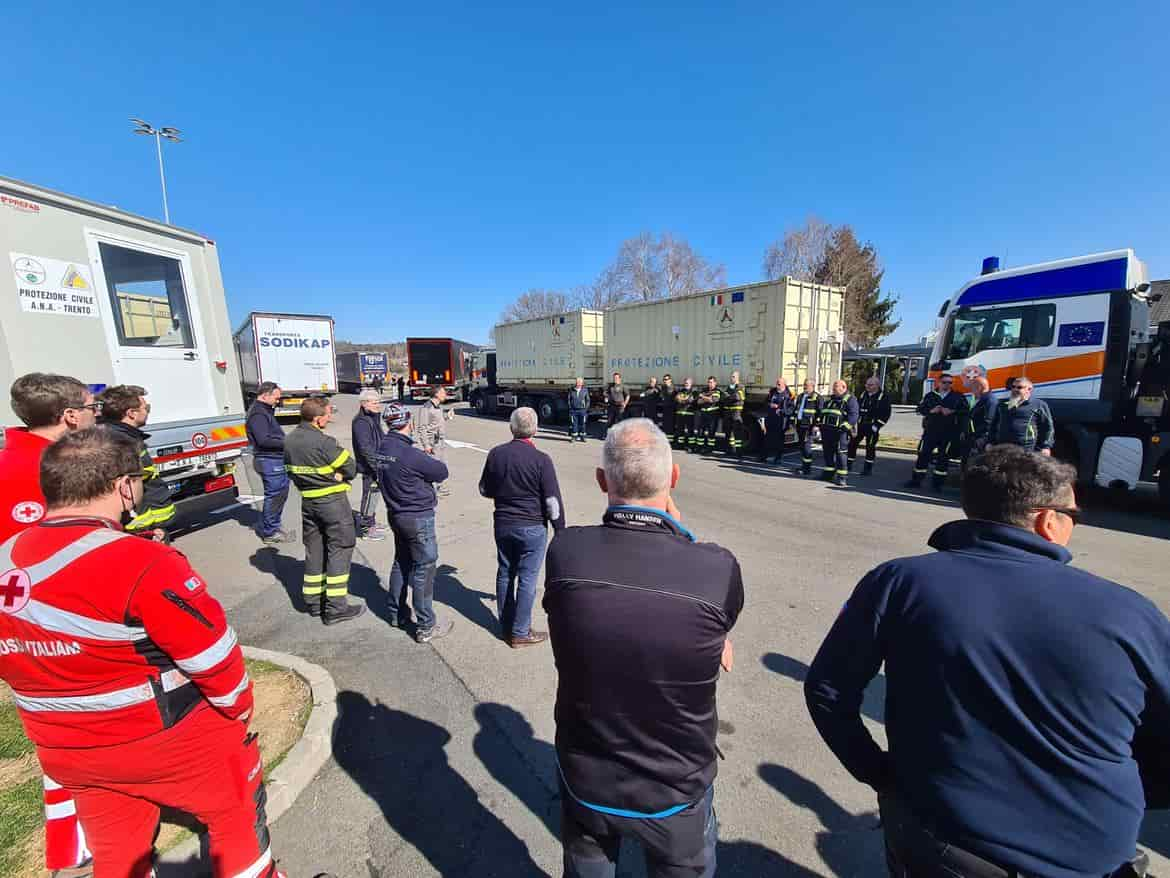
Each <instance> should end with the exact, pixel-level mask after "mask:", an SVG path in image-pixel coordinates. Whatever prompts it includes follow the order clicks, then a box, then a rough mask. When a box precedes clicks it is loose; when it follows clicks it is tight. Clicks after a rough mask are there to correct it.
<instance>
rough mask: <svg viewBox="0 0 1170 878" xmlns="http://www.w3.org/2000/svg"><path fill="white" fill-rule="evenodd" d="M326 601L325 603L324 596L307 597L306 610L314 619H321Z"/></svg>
mask: <svg viewBox="0 0 1170 878" xmlns="http://www.w3.org/2000/svg"><path fill="white" fill-rule="evenodd" d="M324 603H325V598H324V597H319V598H313V599H310V598H306V599H305V612H307V613H308V614H309V615H310V616H312V617H313V618H314V619H320V618H321V605H322V604H324Z"/></svg>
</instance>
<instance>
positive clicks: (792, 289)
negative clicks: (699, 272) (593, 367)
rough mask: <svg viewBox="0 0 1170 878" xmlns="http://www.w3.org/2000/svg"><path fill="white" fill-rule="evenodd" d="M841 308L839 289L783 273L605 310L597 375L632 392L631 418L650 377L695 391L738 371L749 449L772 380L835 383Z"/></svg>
mask: <svg viewBox="0 0 1170 878" xmlns="http://www.w3.org/2000/svg"><path fill="white" fill-rule="evenodd" d="M844 312H845V290H844V289H843V288H841V287H830V286H823V285H821V284H812V283H805V282H803V281H798V280H794V279H792V278H790V277H785V278H781V279H779V280H775V281H766V282H764V283H755V284H747V285H746V286H739V287H728V288H727V289H722V290H711V291H709V292H705V293H698V294H695V295H692V296H683V297H680V298H677V299H662V300H659V301H655V302H643V303H638V304H635V305H623V306H620V307H617V308H613V309H611V310H609V311H606V312H605V367H604V370H603V371H604V372H605V373H606V374H610V373H613V372H621V373H622V381H623V383H625V384H627V385H629V387H630V389H631V390H632V391H633V392H634V398H633V399H632V400H631V401H630V408H631V414H636V413H638V411H639V410H640V409H641V403H640V402H639V400H638V398H637V393H638V391H640V390H641V389H642V388H644V387H645V386H646V385H647V384H648V383H649V379H650V376H651V375H654V376H657V377H659V378H661V377H662V375H663V374H664V373H666V372H669V373H670V374H671V377H672V378H673V379H674V383H675V385H676V386H677V387H682V385H683V381H684V380H685V379H687V378H693V379H694V382H695V386H696V387H700V388H701V387H705V386H706V383H705V382H706V380H707V377H708V376H709V375H714V376H715V378H716V379H717V380H718V381H719V386H720V387H725V386H726V385H727V383H728V381H729V380H730V379H731V373H732V372H734V371H738V372H739V373H740V380H741V381H742V383H743V385H744V389H745V391H746V393H747V402H746V405H745V406H744V423H745V425H746V426H747V427H748V429H749V431H750V433H751V441H752V443H753V444H754V443H755V442H756V440H758V438H759V436H760V435H761V428H760V424H759V419H760V418H763V416H764V414H765V407H766V403H767V397H768V391H769V390H770V389H771V388H772V386H773V385H774V384H775V382H776V378H777V377H779V376H781V375H783V376H784V378H785V380H787V381H788V383H789V385H790V386H791V387H793V388H795V390H794V392H799V388H800V386H801V385H802V384H803V383H804V381H805V379H806V378H811V379H812V380H813V381H815V382H816V385H817V388H818V389H819V390H821V391H822V392H828V391H829V389H830V387H831V385H832V383H833V381H834V380H835V379H837V378H839V377H841V352H842V345H843V342H844V339H845V333H844V329H845V322H844V321H845V313H844ZM749 415H750V417H749Z"/></svg>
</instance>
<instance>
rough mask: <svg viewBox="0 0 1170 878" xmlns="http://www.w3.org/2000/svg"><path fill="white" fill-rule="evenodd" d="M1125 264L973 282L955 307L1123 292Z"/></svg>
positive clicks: (1120, 261) (1076, 267) (1114, 261)
mask: <svg viewBox="0 0 1170 878" xmlns="http://www.w3.org/2000/svg"><path fill="white" fill-rule="evenodd" d="M1127 268H1128V260H1126V259H1125V257H1122V258H1120V259H1109V260H1106V261H1103V262H1089V263H1086V264H1084V265H1070V266H1067V267H1065V268H1054V269H1051V270H1049V271H1037V272H1032V273H1029V274H1019V275H1015V276H1014V277H996V276H995V275H991V276H990V277H988V278H987V279H986V280H978V281H975V282H974V283H973V284H972V285H971V286H969V287H967V289H966V290H964V291H963V294H962V295H961V296H959V301H958V302H957V303H956V304H958V305H990V304H993V303H999V302H1023V301H1027V300H1028V299H1054V298H1059V297H1061V296H1079V295H1083V294H1085V293H1097V292H1105V291H1107V290H1123V289H1125V282H1126V270H1127Z"/></svg>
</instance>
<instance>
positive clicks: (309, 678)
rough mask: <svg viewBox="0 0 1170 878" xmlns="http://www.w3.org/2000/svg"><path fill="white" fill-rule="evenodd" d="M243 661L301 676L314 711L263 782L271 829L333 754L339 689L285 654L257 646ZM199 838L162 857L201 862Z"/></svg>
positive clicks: (315, 669) (317, 670)
mask: <svg viewBox="0 0 1170 878" xmlns="http://www.w3.org/2000/svg"><path fill="white" fill-rule="evenodd" d="M243 651H244V657H245V658H250V659H257V660H259V661H264V662H270V663H272V664H274V665H280V666H281V667H282V668H287V669H288V670H290V671H293V672H294V673H296V674H299V675H300V676H301V677H303V678H304V679H305V681H306V682H307V683H308V684H309V689H310V692H311V694H312V697H313V709H312V712H311V713H310V714H309V719H308V722H306V723H305V729H304V731H303V732H302V733H301V738H300V740H299V741H297V742H296V743H295V744H294V745H293V747H292V749H291V750H289V751H288V753H287V754H286V755H285V757H284V760H283V761H282V762H281V763H280V765H278V766H277V767H276V770H275V771H273V772H272V774H271V775H270V776H269V777H267V778H266V779H265V781H264V786H265V788H266V790H267V792H268V805H267V808H266V812H267V815H268V825H269V826H271V825H272V824H273V823H275V822H276V821H277V820H278V819H279V818H280V816H281V815H282V814H284V812H285V811H287V810H288V809H289V808H291V807H292V806H293V803H294V802H295V801H296V800H297V796H299V795H300V794H301V793H302V792H304V791H305V788H306V787H307V786H308V785H309V784H310V783H311V782H312V780H313V778H314V777H316V776H317V772H318V771H320V770H321V767H322V766H323V765H324V764H325V763H326V762H328V761H329V757H330V756H331V755H332V753H333V726H334V723H335V721H336V720H337V685H336V684H335V683H334V682H333V677H332V676H331V675H330V673H329V672H328V671H327V670H325V669H324V668H323V667H321V666H320V665H315V664H313V663H312V662H307V661H305V660H304V659H302V658H298V657H297V656H295V655H289V654H288V653H285V652H273V651H272V650H269V649H260V648H259V647H256V646H245V647H243ZM199 842H200V839H199V836H194V837H192V838H189V839H187V840H186V841H185V842H183V843H182V844H180V845H179V846H178V847H175V848H172V849H171V850H169V851H167V852H166V854H164V855H163V856H162V858H161V859H163V860H164V861H166V862H172V863H173V862H180V863H181V862H185V861H188V860H193V859H198V857H199V855H200V854H199Z"/></svg>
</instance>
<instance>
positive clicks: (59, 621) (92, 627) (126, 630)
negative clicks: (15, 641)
mask: <svg viewBox="0 0 1170 878" xmlns="http://www.w3.org/2000/svg"><path fill="white" fill-rule="evenodd" d="M30 578H31V577H30ZM33 584H34V585H35V584H36V580H33ZM12 615H14V616H15V617H16V618H17V619H21V620H23V621H25V622H28V623H29V624H30V625H36V626H37V627H38V628H44V629H45V630H46V631H54V632H56V633H58V634H70V635H72V636H74V637H88V638H90V639H92V640H113V641H118V640H129V641H137V640H145V639H146V629H145V628H134V627H131V626H129V625H121V624H119V623H117V622H105V621H103V620H100V619H91V618H89V617H88V616H79V615H78V614H77V613H70V612H68V611H66V610H59V609H57V608H56V607H51V606H49V605H48V604H44V603H41V602H40V601H29V602H28V603H27V604H25V605H24V607H23V609H21V610H20V611H19V612H17V613H13V614H12Z"/></svg>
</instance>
